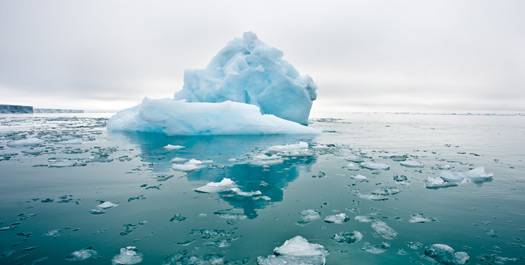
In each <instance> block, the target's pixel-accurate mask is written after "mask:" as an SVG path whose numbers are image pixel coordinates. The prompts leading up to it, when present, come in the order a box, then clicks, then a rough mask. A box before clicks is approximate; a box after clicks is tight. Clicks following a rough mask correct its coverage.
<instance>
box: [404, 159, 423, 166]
mask: <svg viewBox="0 0 525 265" xmlns="http://www.w3.org/2000/svg"><path fill="white" fill-rule="evenodd" d="M400 164H401V165H402V166H404V167H417V168H421V167H424V165H423V164H421V162H419V161H416V160H406V161H403V162H401V163H400Z"/></svg>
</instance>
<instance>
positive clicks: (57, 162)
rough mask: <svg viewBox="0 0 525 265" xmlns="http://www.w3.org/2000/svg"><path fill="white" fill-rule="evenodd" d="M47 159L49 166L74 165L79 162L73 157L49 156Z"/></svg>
mask: <svg viewBox="0 0 525 265" xmlns="http://www.w3.org/2000/svg"><path fill="white" fill-rule="evenodd" d="M47 161H48V166H49V167H74V166H76V165H77V163H78V162H79V161H78V160H76V159H71V158H49V159H48V160H47Z"/></svg>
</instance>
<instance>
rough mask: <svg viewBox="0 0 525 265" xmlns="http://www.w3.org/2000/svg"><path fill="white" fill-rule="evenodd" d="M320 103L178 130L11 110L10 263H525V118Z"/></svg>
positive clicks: (6, 238)
mask: <svg viewBox="0 0 525 265" xmlns="http://www.w3.org/2000/svg"><path fill="white" fill-rule="evenodd" d="M314 116H315V117H313V118H312V117H311V119H310V124H309V126H310V127H313V128H317V129H320V130H322V131H323V133H322V134H320V135H317V136H315V135H314V136H293V135H282V136H280V135H266V136H201V137H191V136H187V137H168V136H164V135H160V134H141V133H107V130H106V122H107V118H108V117H109V115H98V114H49V115H46V114H34V115H2V116H0V183H1V184H0V201H1V203H0V238H1V240H0V264H75V263H78V264H110V263H112V262H113V264H138V263H141V264H257V263H258V262H259V263H260V264H279V263H277V262H279V261H283V260H286V261H294V262H295V261H297V262H298V261H301V262H304V263H305V264H322V263H323V262H324V260H326V264H435V262H440V263H443V264H463V263H465V262H467V260H468V264H513V263H514V264H524V263H525V260H524V256H525V254H524V253H525V251H524V249H525V242H524V240H525V165H524V163H523V159H524V158H525V117H524V116H468V115H465V116H463V115H400V114H397V115H396V114H337V115H336V114H325V115H319V114H317V115H314ZM471 169H474V171H470V172H469V170H471ZM441 177H443V178H441ZM443 179H446V180H447V181H444V180H443ZM297 236H299V237H297ZM285 242H286V243H285ZM445 245H446V246H445ZM274 250H275V252H274ZM298 250H301V251H299V252H298ZM272 262H274V263H272Z"/></svg>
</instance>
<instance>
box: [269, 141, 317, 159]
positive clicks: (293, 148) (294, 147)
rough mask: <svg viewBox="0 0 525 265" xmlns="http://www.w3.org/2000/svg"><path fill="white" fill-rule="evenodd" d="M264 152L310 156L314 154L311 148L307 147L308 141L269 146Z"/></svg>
mask: <svg viewBox="0 0 525 265" xmlns="http://www.w3.org/2000/svg"><path fill="white" fill-rule="evenodd" d="M266 153H268V154H277V155H279V156H312V155H313V154H314V152H313V151H312V150H310V149H308V143H306V142H299V143H298V144H288V145H274V146H270V147H269V148H268V149H267V150H266Z"/></svg>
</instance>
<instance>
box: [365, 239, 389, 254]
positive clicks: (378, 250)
mask: <svg viewBox="0 0 525 265" xmlns="http://www.w3.org/2000/svg"><path fill="white" fill-rule="evenodd" d="M388 248H390V244H388V243H385V242H383V243H382V244H381V245H379V246H372V245H371V244H370V243H368V242H365V243H364V244H363V247H361V250H364V251H366V252H368V253H372V254H376V255H377V254H383V253H385V252H386V250H387V249H388Z"/></svg>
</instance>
